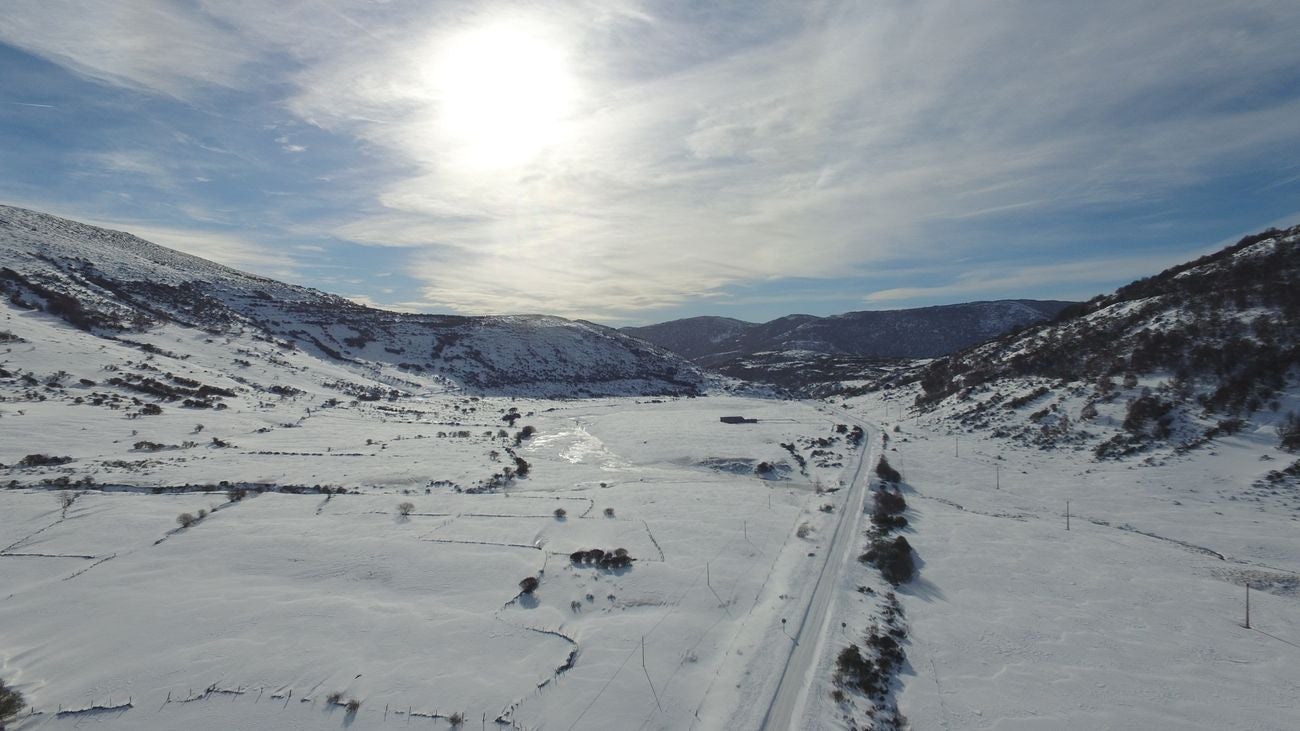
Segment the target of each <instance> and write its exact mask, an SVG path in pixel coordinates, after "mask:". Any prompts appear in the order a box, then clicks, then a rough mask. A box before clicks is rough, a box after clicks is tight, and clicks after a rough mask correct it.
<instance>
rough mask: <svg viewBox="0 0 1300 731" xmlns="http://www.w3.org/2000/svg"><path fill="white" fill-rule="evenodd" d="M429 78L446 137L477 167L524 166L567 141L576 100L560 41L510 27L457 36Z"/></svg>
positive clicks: (441, 53)
mask: <svg viewBox="0 0 1300 731" xmlns="http://www.w3.org/2000/svg"><path fill="white" fill-rule="evenodd" d="M428 78H429V83H430V86H431V87H432V90H433V92H434V95H435V97H436V100H437V110H438V111H437V115H438V128H439V130H440V131H441V133H442V136H444V137H445V141H446V142H447V143H449V144H451V145H452V146H453V147H454V153H455V158H456V159H458V160H460V161H461V162H462V163H464V164H466V165H468V166H470V167H475V168H506V167H515V166H519V165H522V164H525V163H527V162H529V161H531V160H532V159H534V158H535V157H536V156H537V155H538V154H540V153H541V152H543V151H544V150H545V149H547V148H548V147H550V146H552V145H554V144H556V143H558V142H559V141H561V138H562V136H563V127H564V121H565V119H566V117H568V115H569V114H570V113H571V111H572V108H573V105H574V102H575V100H576V98H577V84H576V83H575V81H574V78H573V75H572V73H571V72H570V70H569V67H568V63H567V59H566V58H565V56H564V53H563V52H562V50H561V48H560V46H558V45H557V44H554V43H552V42H549V41H548V40H546V38H545V37H544V36H543V35H541V34H540V33H534V32H529V31H528V30H527V29H525V28H523V27H518V26H511V25H497V26H488V27H484V28H480V29H477V30H472V31H466V32H464V33H461V34H460V35H458V36H456V37H454V38H452V39H451V40H450V41H449V42H447V43H446V44H445V45H443V46H442V48H440V49H439V52H438V53H437V54H436V56H435V61H434V63H433V64H432V65H431V66H430V68H429V69H428Z"/></svg>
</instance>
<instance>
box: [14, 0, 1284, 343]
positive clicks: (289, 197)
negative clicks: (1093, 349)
mask: <svg viewBox="0 0 1300 731" xmlns="http://www.w3.org/2000/svg"><path fill="white" fill-rule="evenodd" d="M1297 36H1300V4H1296V3H1294V2H1269V1H1266V0H1252V1H1244V2H1221V1H1218V0H1179V1H1178V2H1155V3H1140V4H1134V3H1131V2H1123V1H1119V0H1103V1H1101V2H1095V3H1042V2H1012V3H988V2H973V3H972V2H950V1H940V0H926V1H924V2H912V1H906V2H905V1H903V0H882V1H879V2H866V3H864V2H845V3H838V2H828V3H751V2H736V3H699V4H697V3H686V2H668V3H641V2H635V1H634V0H619V1H618V2H589V3H584V2H577V3H567V4H537V3H509V2H479V3H468V2H467V3H428V2H402V1H396V2H387V3H376V2H370V1H368V0H312V1H310V2H308V1H306V0H303V1H292V0H286V1H285V2H275V3H266V2H258V1H254V0H232V1H227V2H199V3H192V2H187V1H182V0H150V1H149V2H143V1H138V0H119V1H118V2H113V3H93V2H75V1H73V0H12V1H11V2H9V3H7V4H6V6H5V11H4V14H3V18H0V64H3V68H4V73H3V75H0V164H2V165H3V169H4V171H5V175H4V176H3V177H0V201H2V202H5V203H10V204H15V205H19V206H26V207H30V208H36V209H40V210H44V211H48V212H52V213H56V214H60V215H64V216H68V217H72V218H77V219H79V220H85V221H89V222H93V223H97V224H101V225H106V226H110V227H113V228H118V229H124V230H128V231H131V232H133V233H136V234H138V235H140V236H143V237H145V238H149V239H151V240H154V241H156V242H158V243H160V244H163V245H166V246H171V247H175V248H179V249H183V250H185V251H189V252H191V253H195V254H198V255H201V256H205V257H208V258H212V259H215V260H217V261H221V262H223V263H227V264H231V265H233V266H236V267H239V268H242V269H246V270H249V271H252V272H255V273H258V274H263V275H267V276H272V277H277V278H281V279H285V280H288V281H291V282H295V283H301V284H306V285H309V286H313V287H318V288H320V289H324V290H326V291H330V292H334V293H338V294H342V295H344V296H347V297H351V298H353V299H355V300H356V301H359V302H364V303H367V304H374V305H377V306H384V307H391V308H395V309H403V310H414V311H428V312H460V313H474V314H478V313H512V312H513V313H518V312H542V313H549V314H558V315H564V316H569V317H582V318H588V319H593V320H597V321H601V322H606V323H609V324H616V325H617V324H637V323H647V322H654V321H661V320H667V319H672V318H676V317H683V316H690V315H698V314H717V315H725V316H731V317H739V318H742V319H748V320H765V319H770V318H773V317H777V316H779V315H783V314H787V313H792V312H804V313H810V314H819V315H824V314H832V313H836V312H844V311H850V310H861V309H881V308H897V307H909V306H921V305H929V304H939V303H948V302H960V301H969V300H979V299H998V298H1012V297H1033V298H1052V299H1073V298H1085V297H1088V296H1090V295H1092V294H1096V293H1099V292H1102V291H1106V290H1109V289H1111V288H1113V287H1115V286H1117V285H1119V284H1122V283H1124V282H1127V281H1129V280H1131V279H1133V278H1135V277H1139V276H1144V275H1149V274H1152V273H1154V272H1156V271H1159V270H1160V269H1161V268H1163V267H1165V266H1167V265H1170V264H1173V263H1175V262H1179V261H1182V260H1185V259H1187V258H1189V257H1192V256H1195V255H1198V254H1200V253H1203V252H1205V251H1208V250H1211V249H1213V248H1215V247H1216V246H1219V245H1221V244H1222V243H1224V242H1225V241H1228V240H1232V239H1235V238H1236V237H1239V236H1241V235H1243V234H1246V233H1250V232H1253V231H1256V230H1259V229H1262V228H1264V227H1266V226H1269V225H1273V224H1279V225H1280V224H1285V223H1295V222H1297V221H1300V215H1297V212H1300V125H1297V124H1296V123H1295V120H1296V119H1297V118H1298V114H1297V113H1298V112H1300V46H1298V45H1297V44H1296V43H1295V38H1296V37H1297Z"/></svg>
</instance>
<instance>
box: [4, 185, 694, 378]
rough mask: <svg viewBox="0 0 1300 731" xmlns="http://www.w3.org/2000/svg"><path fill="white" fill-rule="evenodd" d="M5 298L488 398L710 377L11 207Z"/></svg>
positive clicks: (105, 327) (651, 358) (627, 350)
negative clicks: (293, 352) (244, 343)
mask: <svg viewBox="0 0 1300 731" xmlns="http://www.w3.org/2000/svg"><path fill="white" fill-rule="evenodd" d="M0 294H2V295H3V296H4V297H5V298H6V299H7V300H8V303H9V304H10V305H12V306H16V307H18V308H21V309H26V310H43V311H45V312H47V313H50V314H52V315H56V316H58V317H60V318H62V319H63V320H64V321H66V322H67V323H68V324H70V325H72V326H73V327H76V328H78V329H80V330H83V331H86V332H89V333H91V334H93V335H96V336H98V337H101V338H109V339H115V340H129V339H130V338H131V336H132V334H133V333H142V332H146V331H149V330H150V329H152V328H156V327H158V326H159V325H162V324H176V325H180V326H183V327H186V328H192V329H199V330H203V331H206V332H207V333H209V334H211V335H213V336H219V335H230V334H245V335H248V334H251V335H254V336H256V337H259V338H262V339H265V340H268V341H270V342H275V343H278V344H280V345H281V347H284V348H288V349H301V350H303V351H306V352H309V353H312V354H315V355H317V356H319V357H320V358H322V359H325V360H329V361H335V362H339V363H344V364H348V365H349V367H354V368H357V369H361V370H375V369H380V368H385V367H389V368H392V369H394V370H396V371H398V372H401V373H404V374H407V375H410V376H412V377H416V376H418V377H420V379H419V380H422V381H425V382H429V383H436V384H442V385H444V386H446V387H451V388H460V389H466V390H471V391H479V392H485V393H486V392H498V393H516V392H517V393H525V392H526V393H531V394H536V395H548V394H549V395H564V396H583V395H595V394H609V395H618V394H643V393H644V394H665V393H695V392H697V391H699V390H701V388H702V386H703V385H704V383H705V380H706V376H705V375H704V374H703V373H702V372H701V371H700V369H699V368H697V367H696V366H694V365H692V364H691V363H689V362H687V361H685V360H683V359H682V358H681V357H679V356H677V355H676V354H674V353H671V352H669V351H666V350H663V349H661V348H659V347H657V346H655V345H652V344H650V343H647V342H646V341H644V340H641V339H638V338H634V337H630V336H628V335H626V334H623V333H620V332H618V331H617V330H614V329H612V328H608V327H604V326H602V325H596V324H594V323H590V322H582V321H573V320H566V319H563V318H559V317H550V316H544V315H515V316H501V317H460V316H448V315H420V314H406V313H396V312H386V311H383V310H377V309H372V308H369V307H364V306H362V305H359V304H357V303H355V302H352V301H350V300H347V299H344V298H342V297H338V296H335V295H331V294H326V293H324V292H320V291H317V290H314V289H308V288H306V287H299V286H296V285H291V284H285V283H282V282H277V281H275V280H272V279H267V278H265V277H259V276H254V275H251V274H246V273H244V272H240V271H236V270H234V269H231V268H229V267H225V266H221V265H220V264H215V263H213V262H211V261H207V260H205V259H201V258H199V257H196V256H190V255H189V254H183V253H181V252H178V251H174V250H172V249H168V248H165V247H162V246H158V245H156V244H153V243H150V242H148V241H145V240H143V239H140V238H137V237H135V236H132V235H131V234H128V233H122V232H119V231H111V230H107V229H103V228H97V227H95V226H90V225H86V224H83V223H78V222H75V221H70V220H67V219H63V218H58V217H56V216H51V215H48V214H44V213H38V212H36V211H30V210H26V209H22V208H14V207H10V206H0ZM181 355H183V354H181Z"/></svg>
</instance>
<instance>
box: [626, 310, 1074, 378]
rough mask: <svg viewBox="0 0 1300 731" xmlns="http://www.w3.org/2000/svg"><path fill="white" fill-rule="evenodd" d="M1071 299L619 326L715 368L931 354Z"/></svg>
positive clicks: (1041, 315)
mask: <svg viewBox="0 0 1300 731" xmlns="http://www.w3.org/2000/svg"><path fill="white" fill-rule="evenodd" d="M1071 304H1073V303H1071V302H1057V301H1045V300H997V301H993V302H968V303H965V304H956V305H941V306H937V307H921V308H916V309H908V310H879V311H866V312H846V313H844V314H842V315H833V316H830V317H814V316H812V315H787V316H785V317H781V318H777V319H775V320H772V321H771V322H765V323H752V322H745V321H743V320H735V319H732V318H728V317H691V318H687V319H684V320H673V321H671V322H664V323H660V324H658V325H647V326H644V327H625V328H622V332H624V333H627V334H628V335H634V336H636V337H638V338H641V339H643V340H646V341H648V342H651V343H654V344H655V345H658V346H660V347H662V348H665V349H668V350H671V351H673V352H675V353H678V354H679V355H682V356H684V357H686V358H690V359H691V360H693V361H695V362H696V363H698V364H700V365H703V366H706V367H711V368H717V367H721V366H724V365H726V364H728V363H730V362H732V361H735V360H736V359H738V358H744V357H746V356H751V355H754V354H757V353H772V352H789V351H805V352H812V353H821V354H826V355H852V356H869V357H874V358H934V357H937V356H941V355H947V354H949V353H952V352H955V351H957V350H960V349H962V348H965V347H968V346H971V345H975V344H977V343H982V342H984V341H986V340H989V339H990V338H995V337H997V336H999V335H1003V334H1005V333H1007V332H1010V331H1012V330H1015V329H1017V328H1021V327H1024V326H1026V325H1032V324H1035V323H1039V322H1043V321H1045V320H1050V319H1051V318H1053V317H1055V316H1056V314H1057V313H1059V312H1060V311H1061V310H1063V309H1065V308H1066V307H1068V306H1070V305H1071Z"/></svg>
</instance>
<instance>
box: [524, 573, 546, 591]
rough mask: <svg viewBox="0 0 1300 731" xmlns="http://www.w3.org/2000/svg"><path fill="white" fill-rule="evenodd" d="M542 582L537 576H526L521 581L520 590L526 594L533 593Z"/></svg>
mask: <svg viewBox="0 0 1300 731" xmlns="http://www.w3.org/2000/svg"><path fill="white" fill-rule="evenodd" d="M541 584H542V582H541V581H538V579H537V577H536V576H526V577H524V579H523V580H521V581H520V582H519V590H520V591H521V592H523V593H524V594H532V593H533V592H535V591H537V587H539V586H541Z"/></svg>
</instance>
